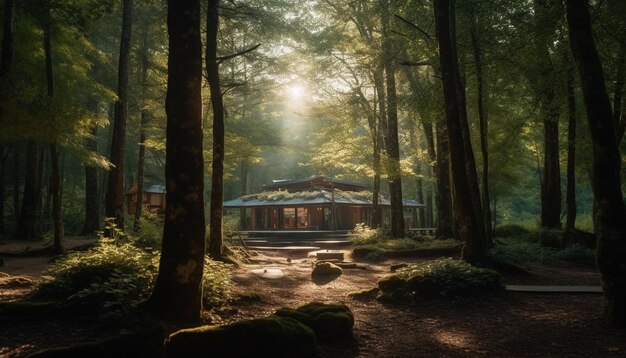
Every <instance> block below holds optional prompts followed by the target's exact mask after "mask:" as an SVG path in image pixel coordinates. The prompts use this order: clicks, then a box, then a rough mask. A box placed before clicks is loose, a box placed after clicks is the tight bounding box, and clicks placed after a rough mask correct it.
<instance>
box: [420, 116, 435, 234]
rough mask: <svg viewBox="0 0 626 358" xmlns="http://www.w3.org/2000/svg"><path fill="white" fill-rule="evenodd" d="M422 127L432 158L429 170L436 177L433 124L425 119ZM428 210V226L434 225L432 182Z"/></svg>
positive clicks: (429, 190) (427, 195)
mask: <svg viewBox="0 0 626 358" xmlns="http://www.w3.org/2000/svg"><path fill="white" fill-rule="evenodd" d="M422 127H423V128H424V134H425V137H426V151H427V153H428V158H429V159H430V165H429V166H428V168H429V169H428V171H429V175H430V177H431V178H432V177H435V176H436V172H437V152H436V151H435V135H434V133H433V125H432V123H430V122H426V121H423V122H422ZM426 212H427V215H426V217H427V220H426V221H427V227H430V228H432V227H434V226H435V221H434V213H433V185H432V184H430V185H429V188H428V191H427V193H426Z"/></svg>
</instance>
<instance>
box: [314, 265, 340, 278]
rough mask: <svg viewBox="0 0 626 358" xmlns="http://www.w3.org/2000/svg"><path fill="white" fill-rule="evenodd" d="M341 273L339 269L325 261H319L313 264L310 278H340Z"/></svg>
mask: <svg viewBox="0 0 626 358" xmlns="http://www.w3.org/2000/svg"><path fill="white" fill-rule="evenodd" d="M342 273H343V270H342V269H341V267H339V266H337V265H335V264H333V263H330V262H325V261H320V262H317V263H316V264H315V267H313V271H311V276H312V277H320V276H340V275H341V274H342Z"/></svg>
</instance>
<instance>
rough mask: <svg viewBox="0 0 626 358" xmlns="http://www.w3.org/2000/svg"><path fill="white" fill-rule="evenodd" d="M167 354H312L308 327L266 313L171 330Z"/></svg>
mask: <svg viewBox="0 0 626 358" xmlns="http://www.w3.org/2000/svg"><path fill="white" fill-rule="evenodd" d="M165 345H166V350H167V354H168V357H315V356H316V354H317V345H316V340H315V334H314V332H313V331H312V330H311V328H309V327H307V326H305V325H304V324H302V323H300V322H299V321H297V320H295V319H293V318H289V317H278V316H269V317H266V318H259V319H253V320H244V321H239V322H235V323H232V324H229V325H224V326H202V327H198V328H191V329H183V330H180V331H178V332H175V333H172V334H171V335H170V336H169V337H168V338H167V340H166V342H165Z"/></svg>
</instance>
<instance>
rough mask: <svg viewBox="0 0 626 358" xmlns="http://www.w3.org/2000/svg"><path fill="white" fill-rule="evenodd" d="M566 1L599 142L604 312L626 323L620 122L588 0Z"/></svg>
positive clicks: (596, 162) (597, 220) (596, 187)
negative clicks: (617, 130)
mask: <svg viewBox="0 0 626 358" xmlns="http://www.w3.org/2000/svg"><path fill="white" fill-rule="evenodd" d="M566 4H567V22H568V27H569V39H570V46H571V49H572V54H573V57H574V60H575V61H576V65H577V67H578V72H579V73H580V80H581V83H582V90H583V97H584V100H585V105H586V109H587V121H588V123H589V130H590V132H591V140H592V142H593V155H592V161H593V166H592V167H593V170H592V181H591V185H592V188H593V198H594V201H593V223H594V229H595V234H596V237H597V240H598V243H597V262H598V267H599V269H600V273H601V276H602V287H603V289H604V315H605V317H606V319H607V320H608V321H609V322H610V323H611V324H612V325H614V326H617V327H626V265H625V264H624V263H625V262H626V208H625V207H624V198H623V195H622V190H621V176H620V165H621V159H620V151H619V146H618V140H617V136H616V133H615V125H614V124H615V123H614V118H613V113H612V111H611V102H610V101H609V96H608V94H607V91H606V87H605V83H604V72H603V70H602V63H601V62H600V57H599V56H598V52H597V50H596V46H595V42H594V39H593V34H592V31H591V19H590V15H589V8H588V4H587V0H567V2H566Z"/></svg>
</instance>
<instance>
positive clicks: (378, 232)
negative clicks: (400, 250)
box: [349, 224, 385, 246]
mask: <svg viewBox="0 0 626 358" xmlns="http://www.w3.org/2000/svg"><path fill="white" fill-rule="evenodd" d="M349 239H350V241H351V242H352V245H354V246H362V245H375V244H378V243H380V242H381V241H383V240H384V239H385V235H384V234H383V230H382V229H370V228H369V227H368V226H367V225H365V224H357V225H356V227H355V228H354V230H352V231H351V232H350V234H349Z"/></svg>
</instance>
